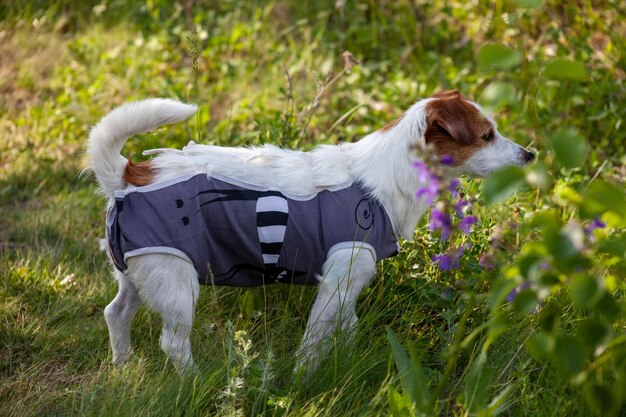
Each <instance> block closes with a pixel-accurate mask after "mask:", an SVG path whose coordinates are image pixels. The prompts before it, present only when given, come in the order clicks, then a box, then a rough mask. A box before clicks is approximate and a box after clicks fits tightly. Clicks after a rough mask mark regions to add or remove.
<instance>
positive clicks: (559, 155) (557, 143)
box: [550, 128, 588, 168]
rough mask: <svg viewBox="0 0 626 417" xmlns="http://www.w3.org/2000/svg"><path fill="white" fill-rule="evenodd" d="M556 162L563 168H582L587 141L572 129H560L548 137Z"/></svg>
mask: <svg viewBox="0 0 626 417" xmlns="http://www.w3.org/2000/svg"><path fill="white" fill-rule="evenodd" d="M550 143H551V145H552V149H553V150H554V154H555V156H556V160H557V161H558V162H559V164H561V165H562V166H564V167H565V168H576V167H580V166H582V164H583V162H584V160H585V155H586V154H587V149H588V145H587V140H586V139H585V138H584V137H583V136H582V135H581V134H580V133H579V132H578V130H576V129H574V128H567V129H560V130H557V131H556V132H554V134H553V135H552V136H551V137H550Z"/></svg>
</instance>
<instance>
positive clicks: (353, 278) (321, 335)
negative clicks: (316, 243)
mask: <svg viewBox="0 0 626 417" xmlns="http://www.w3.org/2000/svg"><path fill="white" fill-rule="evenodd" d="M356 245H357V246H355V247H354V248H349V249H339V250H337V251H334V252H333V253H332V255H331V256H329V257H328V259H327V260H326V262H325V263H324V268H323V273H324V274H323V276H322V277H320V280H321V283H320V285H319V292H318V295H317V298H316V300H315V303H314V304H313V309H312V311H311V316H310V317H309V321H308V323H307V327H306V330H305V332H304V337H303V339H302V344H301V345H300V349H299V351H298V366H299V367H304V368H305V369H306V370H307V371H313V370H315V369H316V368H317V366H318V364H319V361H320V359H321V358H322V357H323V355H324V353H326V351H327V350H328V345H329V344H328V341H329V339H330V336H331V335H332V333H333V332H334V331H335V330H336V329H337V328H341V329H342V330H344V331H348V332H349V331H351V329H352V328H353V326H354V325H355V324H356V321H357V317H356V313H355V311H354V307H355V304H356V299H357V297H358V295H359V294H360V293H361V291H362V290H363V288H365V286H366V285H367V284H368V283H369V281H370V279H371V278H372V277H373V276H374V273H375V272H376V261H375V259H374V256H373V254H372V252H371V251H370V250H368V249H366V248H364V247H361V246H358V243H357V244H356Z"/></svg>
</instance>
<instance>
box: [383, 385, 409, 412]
mask: <svg viewBox="0 0 626 417" xmlns="http://www.w3.org/2000/svg"><path fill="white" fill-rule="evenodd" d="M387 399H388V400H389V409H390V411H391V415H392V416H393V417H405V416H410V415H411V414H412V413H411V410H412V408H413V407H412V404H411V400H410V399H409V398H408V397H407V396H406V395H402V394H400V393H399V392H398V391H396V389H395V388H394V387H393V386H392V385H389V388H388V390H387Z"/></svg>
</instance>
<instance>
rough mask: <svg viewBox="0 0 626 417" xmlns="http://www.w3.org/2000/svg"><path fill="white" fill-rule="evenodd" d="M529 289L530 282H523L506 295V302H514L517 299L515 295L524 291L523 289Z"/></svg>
mask: <svg viewBox="0 0 626 417" xmlns="http://www.w3.org/2000/svg"><path fill="white" fill-rule="evenodd" d="M528 288H530V282H523V283H521V284H520V285H518V286H517V287H515V288H513V289H512V290H511V291H510V292H509V293H508V294H507V295H506V301H507V302H509V303H512V302H513V300H515V298H516V297H517V295H518V294H519V293H520V292H522V291H524V290H525V289H528Z"/></svg>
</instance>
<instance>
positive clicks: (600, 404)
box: [584, 381, 622, 416]
mask: <svg viewBox="0 0 626 417" xmlns="http://www.w3.org/2000/svg"><path fill="white" fill-rule="evenodd" d="M584 392H585V400H586V401H587V405H589V408H591V409H592V410H593V411H594V412H595V413H596V414H597V415H599V416H608V415H611V414H613V413H614V412H615V411H617V409H618V407H619V406H620V404H621V402H622V399H621V396H620V393H619V391H618V390H617V387H616V386H614V385H613V386H609V385H606V384H601V383H597V382H593V381H589V382H587V383H586V384H585V387H584Z"/></svg>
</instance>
